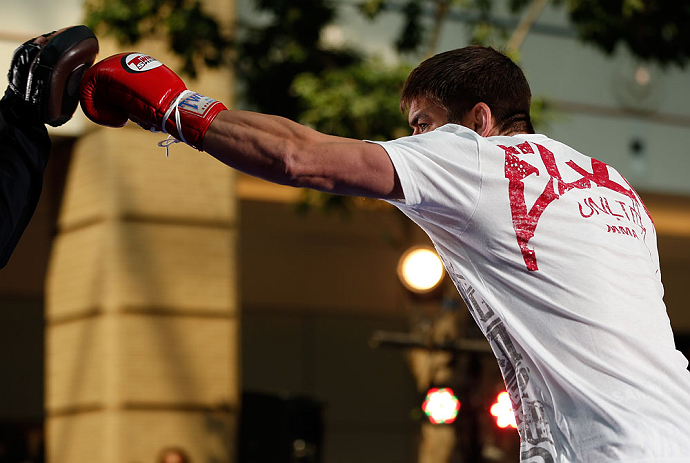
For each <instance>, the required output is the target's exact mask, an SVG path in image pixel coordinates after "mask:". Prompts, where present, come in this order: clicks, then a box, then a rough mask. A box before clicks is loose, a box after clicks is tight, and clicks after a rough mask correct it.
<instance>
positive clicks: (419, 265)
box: [398, 246, 443, 293]
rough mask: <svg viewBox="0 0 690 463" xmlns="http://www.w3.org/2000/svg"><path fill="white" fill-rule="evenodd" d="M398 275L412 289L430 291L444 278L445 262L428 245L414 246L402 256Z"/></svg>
mask: <svg viewBox="0 0 690 463" xmlns="http://www.w3.org/2000/svg"><path fill="white" fill-rule="evenodd" d="M398 276H399V277H400V281H402V283H403V284H404V285H405V287H407V289H409V290H410V291H413V292H416V293H425V292H429V291H431V290H432V289H434V288H436V287H437V286H438V285H439V284H440V283H441V280H442V279H443V263H442V262H441V259H440V258H439V257H438V254H436V252H435V251H434V250H433V249H431V248H429V247H426V246H418V247H414V248H411V249H408V250H407V251H406V252H405V254H403V256H402V257H401V258H400V262H399V264H398Z"/></svg>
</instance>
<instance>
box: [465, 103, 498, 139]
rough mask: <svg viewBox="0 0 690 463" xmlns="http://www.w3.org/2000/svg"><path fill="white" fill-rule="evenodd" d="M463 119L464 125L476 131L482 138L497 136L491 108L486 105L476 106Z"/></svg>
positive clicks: (479, 104) (478, 104)
mask: <svg viewBox="0 0 690 463" xmlns="http://www.w3.org/2000/svg"><path fill="white" fill-rule="evenodd" d="M463 119H464V121H463V122H464V123H463V124H462V125H464V126H465V127H468V128H470V129H472V130H474V131H475V132H477V133H478V134H479V135H480V136H482V137H490V136H493V135H497V132H496V126H495V123H494V118H493V115H492V114H491V108H489V105H487V104H486V103H482V102H479V103H477V104H476V105H474V107H473V108H472V109H470V110H469V111H468V112H467V114H466V115H465V117H464V118H463Z"/></svg>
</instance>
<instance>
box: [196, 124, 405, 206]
mask: <svg viewBox="0 0 690 463" xmlns="http://www.w3.org/2000/svg"><path fill="white" fill-rule="evenodd" d="M203 149H204V151H206V152H208V153H209V154H211V155H212V156H214V157H215V158H217V159H219V160H220V161H221V162H223V163H225V164H227V165H228V166H231V167H233V168H235V169H238V170H240V171H242V172H245V173H247V174H250V175H253V176H256V177H260V178H263V179H265V180H268V181H271V182H274V183H280V184H284V185H291V186H295V187H306V188H313V189H317V190H322V191H328V192H332V193H337V194H349V195H362V196H376V197H385V196H386V195H387V194H388V193H389V192H390V191H392V190H393V189H394V174H393V172H392V166H391V165H390V161H389V159H388V158H387V155H386V154H385V153H384V152H383V150H382V148H380V147H379V146H377V145H371V144H369V143H366V142H363V141H361V140H354V139H350V138H343V137H336V136H332V135H326V134H323V133H320V132H317V131H315V130H312V129H310V128H308V127H305V126H303V125H300V124H298V123H295V122H293V121H291V120H289V119H285V118H283V117H278V116H270V115H265V114H258V113H253V112H248V111H222V112H220V113H219V114H218V116H217V117H216V118H215V120H214V121H213V123H212V124H211V126H210V128H209V130H208V132H206V136H205V138H204V142H203ZM381 161H383V166H377V165H376V164H381ZM381 167H383V168H389V169H390V170H391V173H390V174H389V179H390V181H389V182H388V185H387V186H386V185H385V184H380V182H379V180H380V177H378V176H372V179H371V181H369V180H368V179H367V178H366V176H367V174H368V173H376V171H377V169H378V170H380V169H381Z"/></svg>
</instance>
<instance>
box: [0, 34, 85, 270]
mask: <svg viewBox="0 0 690 463" xmlns="http://www.w3.org/2000/svg"><path fill="white" fill-rule="evenodd" d="M97 53H98V40H97V39H96V36H95V35H94V34H93V33H92V32H91V30H90V29H89V28H88V27H86V26H74V27H70V28H65V29H61V30H60V31H57V32H51V33H48V34H45V35H42V36H40V37H36V38H34V39H31V40H28V41H27V42H25V43H23V44H22V45H21V46H19V48H17V49H16V50H15V52H14V55H13V56H12V62H11V64H10V70H9V73H8V80H9V85H8V87H7V90H6V91H5V96H4V97H3V98H2V100H1V101H0V268H2V267H4V266H5V265H6V264H7V261H8V260H9V258H10V255H11V254H12V252H13V251H14V248H15V246H16V245H17V242H18V241H19V238H20V237H21V235H22V233H23V232H24V229H25V228H26V226H27V225H28V223H29V220H30V219H31V216H32V215H33V213H34V211H35V210H36V205H37V204H38V198H39V196H40V194H41V188H42V186H43V174H44V172H45V168H46V164H47V162H48V157H49V155H50V138H49V137H48V131H47V129H46V127H45V125H44V124H49V125H51V126H53V127H57V126H59V125H62V124H64V123H65V122H67V121H68V120H69V119H70V118H71V117H72V115H73V114H74V111H75V110H76V109H77V105H78V103H79V96H78V89H79V82H80V80H81V77H82V76H83V74H84V71H86V69H88V67H89V66H91V64H93V62H94V60H95V59H96V54H97Z"/></svg>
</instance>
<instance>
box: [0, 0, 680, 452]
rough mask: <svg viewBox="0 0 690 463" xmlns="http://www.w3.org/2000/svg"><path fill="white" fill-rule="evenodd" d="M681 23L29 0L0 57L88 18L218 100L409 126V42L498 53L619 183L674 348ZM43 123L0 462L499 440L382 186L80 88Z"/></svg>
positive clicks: (449, 320)
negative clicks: (626, 193) (283, 183)
mask: <svg viewBox="0 0 690 463" xmlns="http://www.w3.org/2000/svg"><path fill="white" fill-rule="evenodd" d="M689 19H690V7H688V6H687V5H685V4H684V2H663V1H660V0H659V1H652V0H618V1H613V0H607V1H596V2H595V1H587V0H561V1H548V0H532V1H530V0H416V1H409V0H330V1H327V0H218V1H213V2H211V1H202V2H198V1H193V0H110V1H104V0H88V1H86V2H84V1H83V0H63V1H60V2H48V1H44V0H25V1H24V2H22V3H20V4H13V5H12V7H11V8H6V10H5V11H4V12H3V15H2V18H0V58H1V60H0V62H3V63H5V66H6V67H7V68H8V67H9V63H10V59H11V55H12V51H13V50H14V49H15V48H16V47H17V46H18V45H19V44H21V43H22V42H24V41H25V40H28V39H29V38H32V37H35V36H37V35H40V34H43V33H45V32H49V31H52V30H55V29H59V28H62V27H65V26H68V25H72V24H88V25H89V26H90V27H92V28H93V29H94V31H95V32H96V33H97V35H98V37H99V40H100V45H101V52H100V55H99V57H100V58H104V57H106V56H109V55H110V54H113V53H116V52H120V51H141V52H146V53H149V54H151V55H153V56H154V57H156V58H158V59H160V60H162V61H164V62H165V63H166V64H168V65H169V66H170V67H171V68H173V69H174V70H176V71H177V72H179V73H180V75H181V76H182V77H183V79H184V80H185V81H186V82H187V85H188V87H190V88H192V89H194V90H196V91H199V92H201V93H203V94H206V95H209V96H212V97H214V98H217V99H220V100H222V101H224V102H225V103H226V105H227V106H228V107H232V108H237V109H251V110H259V111H262V112H267V113H272V114H279V115H283V116H286V117H289V118H291V119H294V120H297V121H300V122H302V123H304V124H307V125H310V126H312V127H314V128H316V129H319V130H322V131H325V132H328V133H333V134H337V135H343V136H349V137H355V138H362V139H389V138H395V137H399V136H402V135H407V134H409V132H410V131H409V128H408V127H407V123H406V119H405V117H404V115H401V114H400V111H399V109H398V103H397V99H398V94H399V91H400V88H401V85H402V82H403V81H404V78H405V77H406V75H407V73H408V72H409V71H410V70H411V69H412V67H414V66H415V65H416V64H417V63H418V62H419V61H420V60H422V59H423V58H424V57H425V56H429V55H430V54H433V53H436V52H441V51H445V50H448V49H452V48H457V47H461V46H465V45H468V44H470V43H483V44H488V45H493V46H495V47H497V48H501V49H504V50H506V51H507V52H508V53H509V54H510V56H511V57H513V59H515V60H516V61H517V62H518V63H519V64H520V65H521V66H522V68H523V69H524V71H525V74H526V76H527V78H528V80H529V81H530V83H531V86H532V92H533V94H534V102H533V114H534V118H535V122H536V129H537V131H538V132H543V133H546V134H547V135H549V136H551V137H553V138H555V139H558V140H560V141H562V142H564V143H566V144H568V145H570V146H573V147H574V148H576V149H578V150H579V151H582V152H584V153H585V154H588V155H590V156H592V157H595V158H597V159H600V160H601V161H604V162H606V163H609V164H612V165H613V166H615V167H616V168H617V169H618V170H619V171H620V172H621V173H622V174H623V175H625V176H626V177H627V179H628V180H629V181H630V183H631V184H632V185H633V186H634V187H635V188H636V190H637V191H638V192H639V193H640V194H641V196H642V198H643V199H644V201H645V203H646V205H647V207H648V209H649V210H650V212H651V214H652V217H653V218H654V220H655V223H656V227H657V232H658V239H659V253H660V258H661V270H662V280H663V283H664V286H665V301H666V305H667V308H668V313H669V316H670V318H671V323H672V326H673V328H674V331H675V334H676V343H677V346H678V348H679V350H681V351H683V352H684V353H685V355H686V356H690V311H689V309H688V294H687V287H688V281H689V280H690V182H688V181H687V177H688V174H689V173H690V130H688V129H689V128H690V109H689V108H690V91H689V90H688V88H690V85H689V84H690V73H689V72H688V69H687V67H686V64H687V61H688V58H689V57H690V38H689V37H688V32H687V28H685V29H684V28H683V26H684V25H685V24H687V23H688V20H689ZM50 134H51V138H52V140H53V151H52V153H51V160H50V162H49V165H48V171H47V174H46V180H45V185H44V189H43V193H42V197H41V201H40V203H39V206H38V209H37V211H36V213H35V215H34V217H33V219H32V222H31V223H30V225H29V227H28V229H27V230H26V232H25V234H24V236H23V237H22V239H21V241H20V243H19V245H18V247H17V249H16V251H15V253H14V255H13V256H12V258H11V259H10V262H9V264H8V266H7V267H6V268H4V269H3V270H1V271H0V371H1V372H2V381H0V385H1V386H0V387H1V388H2V389H1V392H2V393H0V463H7V462H12V463H18V462H33V463H38V462H50V463H81V462H90V463H92V462H102V463H109V462H112V463H115V462H117V463H122V462H126V463H148V462H156V461H160V462H163V463H175V462H176V463H181V462H185V461H186V462H194V463H220V462H241V463H250V462H252V463H254V462H256V463H262V462H274V463H279V462H323V463H339V462H343V463H344V462H351V461H353V460H357V461H360V462H362V463H366V462H372V463H373V462H377V463H407V462H416V461H419V462H446V461H447V462H458V463H459V462H506V463H508V462H517V461H518V437H517V433H516V431H515V430H514V429H513V428H512V427H511V426H510V424H509V423H507V422H504V419H503V413H501V408H502V407H503V408H504V410H503V411H504V412H505V411H506V410H505V408H506V407H504V405H505V404H504V403H503V402H501V401H499V399H498V397H499V396H498V395H499V393H500V392H501V391H502V388H503V384H502V380H501V377H500V374H499V372H498V368H497V366H496V365H495V360H494V358H493V357H492V355H491V354H488V353H487V352H488V351H487V348H488V345H487V344H486V342H485V341H484V340H483V338H482V337H481V335H480V333H479V332H478V330H477V329H476V328H475V326H474V322H472V321H471V320H470V319H469V317H468V315H467V314H466V309H465V307H464V305H463V303H462V302H461V301H460V299H459V297H458V296H457V294H456V293H455V291H454V289H453V288H452V287H450V286H451V285H450V284H449V282H448V281H447V280H446V279H444V278H441V280H440V282H438V283H437V284H436V285H435V286H433V285H432V287H431V288H428V289H422V290H419V289H414V288H413V287H411V286H409V285H406V284H404V283H403V282H402V280H403V278H402V273H401V270H400V268H401V265H400V260H401V257H402V256H403V255H405V254H406V251H407V250H408V249H410V248H413V247H416V246H424V245H428V242H427V240H426V238H425V236H424V235H423V234H422V233H421V232H420V231H419V230H417V229H416V228H415V227H414V226H413V225H412V224H411V223H409V222H408V221H407V219H404V218H403V217H402V216H401V215H400V214H399V213H397V212H396V211H395V210H394V209H393V208H391V207H388V206H386V205H385V204H383V203H380V202H377V201H366V200H361V199H353V198H341V197H333V196H328V195H324V194H317V193H313V192H307V191H300V190H295V189H290V188H285V187H280V186H276V185H271V184H268V183H266V182H263V181H261V180H257V179H253V178H250V177H247V176H244V175H242V174H237V173H235V172H233V171H231V169H228V168H226V167H225V166H223V165H221V164H219V163H218V162H217V161H215V160H213V159H211V158H210V157H208V156H205V155H203V154H200V153H198V152H196V151H194V150H193V149H191V148H189V147H186V146H181V145H173V146H172V147H171V148H170V152H169V156H168V157H166V152H165V150H164V149H162V148H159V147H158V146H157V143H158V142H159V141H160V140H162V139H164V138H165V137H164V136H163V135H161V134H152V133H148V132H145V131H142V130H140V129H139V128H138V127H136V126H134V127H132V124H130V125H128V126H127V127H125V128H123V129H119V130H113V129H104V128H99V127H96V126H95V125H94V124H92V123H90V122H88V121H87V120H86V119H85V118H84V116H83V115H82V114H81V113H80V110H78V111H77V114H76V115H75V117H74V119H73V120H72V121H70V122H69V123H68V124H66V125H65V126H63V127H60V128H58V129H52V128H51V130H50ZM427 273H428V272H427ZM441 277H442V275H441ZM432 283H433V282H432ZM448 389H452V393H451V392H450V391H449V390H448ZM430 390H431V392H436V393H437V394H435V395H433V394H428V393H429V392H430ZM444 393H445V394H444ZM494 404H498V405H496V407H493V405H494ZM423 405H424V406H425V410H423V408H422V406H423ZM631 406H632V404H631ZM458 407H459V409H458ZM507 407H509V405H507ZM425 411H427V412H428V414H429V416H427V413H425ZM492 411H493V414H492ZM507 411H508V412H509V408H508V409H507ZM432 412H434V413H432ZM438 413H440V415H439V414H438ZM495 415H498V416H495ZM434 422H437V423H438V424H434ZM499 424H500V425H501V426H502V427H501V426H499Z"/></svg>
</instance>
